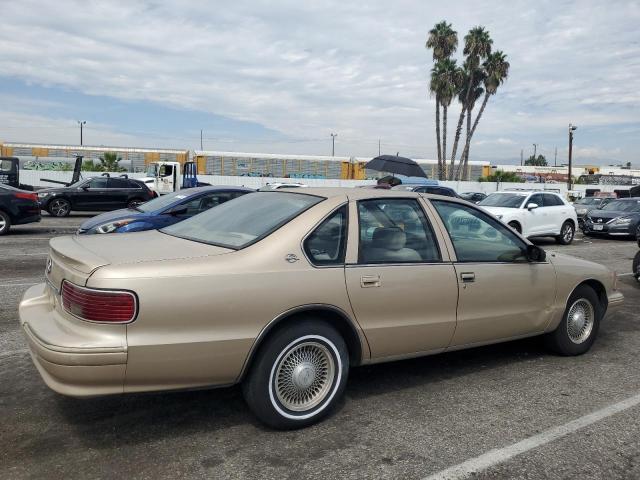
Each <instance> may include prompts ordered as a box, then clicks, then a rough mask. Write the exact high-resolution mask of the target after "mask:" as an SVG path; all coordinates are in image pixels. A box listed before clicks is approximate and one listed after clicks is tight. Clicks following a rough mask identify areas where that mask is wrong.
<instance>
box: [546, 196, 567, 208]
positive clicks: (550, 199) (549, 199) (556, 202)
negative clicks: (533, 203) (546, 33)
mask: <svg viewBox="0 0 640 480" xmlns="http://www.w3.org/2000/svg"><path fill="white" fill-rule="evenodd" d="M542 195H543V196H544V206H545V207H562V206H564V203H563V202H562V200H561V199H560V197H558V196H556V195H553V194H551V193H543V194H542Z"/></svg>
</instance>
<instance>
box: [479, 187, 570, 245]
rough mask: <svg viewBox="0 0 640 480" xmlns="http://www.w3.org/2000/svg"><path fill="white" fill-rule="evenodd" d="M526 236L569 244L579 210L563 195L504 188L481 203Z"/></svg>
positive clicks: (480, 204)
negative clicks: (547, 238)
mask: <svg viewBox="0 0 640 480" xmlns="http://www.w3.org/2000/svg"><path fill="white" fill-rule="evenodd" d="M478 205H479V206H481V207H482V208H484V209H485V210H487V211H488V212H489V213H492V214H493V215H495V216H496V217H498V218H499V219H500V220H502V222H504V223H506V224H507V225H509V226H510V227H511V228H513V229H514V230H516V231H517V232H518V233H521V234H522V235H523V236H525V237H555V239H556V241H557V242H558V243H560V244H562V245H569V244H570V243H571V242H572V241H573V237H574V235H575V232H576V227H577V225H578V217H577V215H576V211H575V209H574V208H573V207H572V206H571V204H570V203H569V202H567V201H566V200H564V199H563V198H562V197H561V196H560V195H559V194H557V193H551V192H542V191H540V190H537V191H503V192H495V193H492V194H490V195H489V196H488V197H487V198H485V199H484V200H482V201H481V202H480V203H479V204H478Z"/></svg>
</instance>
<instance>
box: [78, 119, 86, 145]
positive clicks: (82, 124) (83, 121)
mask: <svg viewBox="0 0 640 480" xmlns="http://www.w3.org/2000/svg"><path fill="white" fill-rule="evenodd" d="M86 124H87V121H86V120H82V121H80V120H78V125H80V146H82V127H83V126H84V125H86Z"/></svg>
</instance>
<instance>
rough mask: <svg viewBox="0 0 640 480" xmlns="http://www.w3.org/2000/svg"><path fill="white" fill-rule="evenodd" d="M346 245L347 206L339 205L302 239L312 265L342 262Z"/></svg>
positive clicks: (339, 263) (338, 263)
mask: <svg viewBox="0 0 640 480" xmlns="http://www.w3.org/2000/svg"><path fill="white" fill-rule="evenodd" d="M346 246H347V206H346V205H345V206H343V207H340V208H339V209H338V210H336V211H335V212H334V213H333V214H332V215H331V216H330V217H329V218H327V219H326V220H325V221H324V222H322V223H321V224H320V225H319V226H318V227H317V228H316V229H315V230H314V231H313V232H312V233H311V234H310V235H309V236H308V237H307V238H306V240H305V241H304V251H305V253H306V255H307V257H308V258H309V260H310V261H311V263H313V264H314V265H342V264H344V259H345V254H346V250H347V249H346Z"/></svg>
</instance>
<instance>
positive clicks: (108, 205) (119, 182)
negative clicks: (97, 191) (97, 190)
mask: <svg viewBox="0 0 640 480" xmlns="http://www.w3.org/2000/svg"><path fill="white" fill-rule="evenodd" d="M130 192H131V189H130V188H129V181H128V180H127V179H125V178H109V179H108V181H107V193H106V195H105V203H104V206H105V209H109V210H117V209H119V208H126V207H127V204H128V203H129V194H130Z"/></svg>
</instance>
